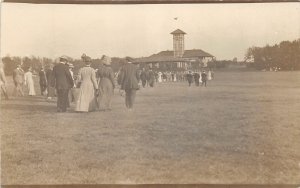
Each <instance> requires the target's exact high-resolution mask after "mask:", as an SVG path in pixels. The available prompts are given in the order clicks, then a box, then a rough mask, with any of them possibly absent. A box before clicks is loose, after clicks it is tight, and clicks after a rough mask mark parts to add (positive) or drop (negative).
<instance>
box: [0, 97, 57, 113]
mask: <svg viewBox="0 0 300 188" xmlns="http://www.w3.org/2000/svg"><path fill="white" fill-rule="evenodd" d="M1 110H3V111H7V110H20V111H24V112H30V113H38V112H56V101H55V100H49V101H46V100H45V98H42V97H17V98H10V99H9V100H5V101H1Z"/></svg>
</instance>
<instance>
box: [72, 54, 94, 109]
mask: <svg viewBox="0 0 300 188" xmlns="http://www.w3.org/2000/svg"><path fill="white" fill-rule="evenodd" d="M81 58H82V60H83V61H84V62H85V66H84V67H82V68H81V69H80V70H79V73H78V80H79V81H80V82H81V84H80V90H79V94H78V98H77V101H76V107H75V111H76V112H90V111H94V110H95V109H96V105H97V104H96V97H95V94H96V93H97V92H98V83H97V80H96V73H95V70H94V69H93V68H92V67H91V64H92V59H91V58H90V57H89V56H86V55H85V54H83V55H82V56H81Z"/></svg>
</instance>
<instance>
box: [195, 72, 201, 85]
mask: <svg viewBox="0 0 300 188" xmlns="http://www.w3.org/2000/svg"><path fill="white" fill-rule="evenodd" d="M199 79H200V74H199V73H198V72H195V73H194V80H195V85H196V86H199V85H200V80H199Z"/></svg>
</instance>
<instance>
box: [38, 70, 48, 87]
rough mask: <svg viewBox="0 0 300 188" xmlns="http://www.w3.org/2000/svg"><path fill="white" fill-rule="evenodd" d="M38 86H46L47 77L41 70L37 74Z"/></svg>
mask: <svg viewBox="0 0 300 188" xmlns="http://www.w3.org/2000/svg"><path fill="white" fill-rule="evenodd" d="M39 77H40V85H47V77H46V73H45V71H43V70H41V71H40V72H39Z"/></svg>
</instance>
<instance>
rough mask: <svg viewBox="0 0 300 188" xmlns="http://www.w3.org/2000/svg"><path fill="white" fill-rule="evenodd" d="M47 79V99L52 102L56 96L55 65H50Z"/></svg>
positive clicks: (47, 70)
mask: <svg viewBox="0 0 300 188" xmlns="http://www.w3.org/2000/svg"><path fill="white" fill-rule="evenodd" d="M46 79H47V99H48V100H51V99H52V97H54V96H55V88H54V87H53V86H55V83H51V82H53V81H54V79H53V65H48V66H47V69H46Z"/></svg>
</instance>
